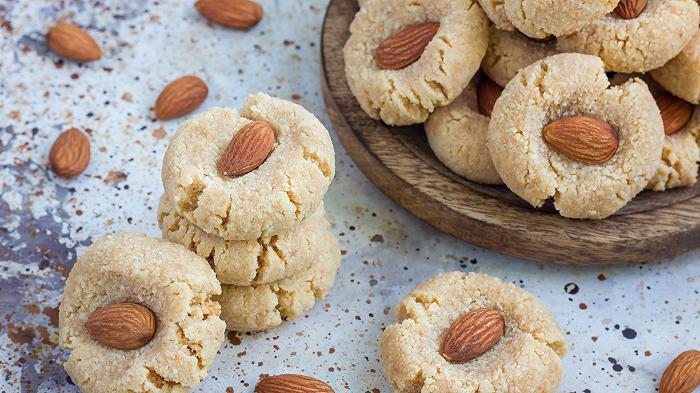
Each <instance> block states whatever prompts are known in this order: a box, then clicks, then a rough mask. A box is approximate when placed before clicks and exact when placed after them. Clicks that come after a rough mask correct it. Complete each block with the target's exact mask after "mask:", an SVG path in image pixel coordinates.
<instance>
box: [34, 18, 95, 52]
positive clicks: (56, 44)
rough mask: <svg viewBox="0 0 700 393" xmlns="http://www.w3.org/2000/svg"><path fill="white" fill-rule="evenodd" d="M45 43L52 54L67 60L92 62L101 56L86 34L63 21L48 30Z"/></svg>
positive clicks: (93, 41)
mask: <svg viewBox="0 0 700 393" xmlns="http://www.w3.org/2000/svg"><path fill="white" fill-rule="evenodd" d="M46 41H47V45H48V47H49V49H50V50H51V51H52V52H54V53H56V54H57V55H59V56H61V57H63V58H66V59H68V60H73V61H93V60H97V59H99V58H100V57H101V56H102V52H101V51H100V47H99V46H98V45H97V43H96V42H95V40H93V39H92V37H90V35H89V34H88V33H86V32H85V31H84V30H83V29H81V28H80V27H78V26H76V25H73V24H70V23H66V22H63V21H61V22H58V23H56V24H55V25H54V26H53V27H52V28H51V29H50V30H49V32H48V34H46Z"/></svg>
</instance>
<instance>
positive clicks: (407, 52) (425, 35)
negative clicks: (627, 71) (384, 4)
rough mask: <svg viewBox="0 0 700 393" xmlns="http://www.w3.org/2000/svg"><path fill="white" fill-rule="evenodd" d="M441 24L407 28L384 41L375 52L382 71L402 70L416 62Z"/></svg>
mask: <svg viewBox="0 0 700 393" xmlns="http://www.w3.org/2000/svg"><path fill="white" fill-rule="evenodd" d="M439 28H440V23H435V22H426V23H419V24H416V25H412V26H408V27H405V28H403V29H401V30H399V31H397V32H396V33H394V34H392V35H390V36H389V38H387V39H386V40H384V41H383V42H382V43H381V44H380V45H379V47H377V50H376V51H375V52H374V61H375V62H376V63H377V66H379V68H381V69H382V70H400V69H402V68H405V67H408V66H409V65H411V64H413V63H414V62H416V61H417V60H418V59H420V57H421V56H422V55H423V51H425V47H426V46H428V44H429V43H430V41H431V40H432V39H433V37H434V36H435V34H436V33H437V31H438V29H439Z"/></svg>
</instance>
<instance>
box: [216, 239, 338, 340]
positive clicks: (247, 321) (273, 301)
mask: <svg viewBox="0 0 700 393" xmlns="http://www.w3.org/2000/svg"><path fill="white" fill-rule="evenodd" d="M316 241H318V242H321V247H320V248H321V251H320V253H319V255H317V257H316V258H317V259H316V260H315V261H314V263H313V264H312V265H311V267H310V268H309V269H307V270H304V271H301V272H299V273H297V274H295V275H293V276H291V277H287V278H285V279H283V280H281V281H276V282H273V283H270V284H261V285H253V286H247V287H238V286H233V285H223V286H222V293H221V296H219V297H218V300H219V302H220V303H221V318H222V319H223V320H224V321H226V328H227V329H228V330H234V331H239V332H250V331H258V330H266V329H270V328H273V327H276V326H279V325H280V324H281V323H282V322H283V321H286V320H290V319H294V318H298V317H300V316H302V315H303V314H304V313H305V312H307V311H308V310H310V309H311V308H312V307H313V306H314V304H315V303H316V299H323V298H324V297H326V295H327V294H328V292H329V291H330V290H331V288H332V287H333V284H334V283H335V276H336V273H337V271H338V267H339V266H340V249H339V248H338V242H337V240H336V239H335V238H334V237H333V235H332V234H330V233H326V234H325V235H324V236H323V237H321V238H318V239H316Z"/></svg>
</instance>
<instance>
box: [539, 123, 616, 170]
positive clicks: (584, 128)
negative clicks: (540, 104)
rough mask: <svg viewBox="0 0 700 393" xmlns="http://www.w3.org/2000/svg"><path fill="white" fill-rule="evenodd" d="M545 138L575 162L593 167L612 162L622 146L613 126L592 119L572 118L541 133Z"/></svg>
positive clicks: (546, 128)
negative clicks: (618, 148) (619, 146)
mask: <svg viewBox="0 0 700 393" xmlns="http://www.w3.org/2000/svg"><path fill="white" fill-rule="evenodd" d="M542 137H543V138H544V140H545V141H546V142H547V143H549V144H550V145H551V146H552V147H554V148H555V149H556V150H558V151H559V152H561V153H562V154H564V155H565V156H567V157H569V158H571V159H572V160H576V161H581V162H585V163H586V164H590V165H598V164H603V163H605V162H607V161H608V160H610V159H611V158H612V156H613V155H614V154H615V152H616V151H617V146H618V145H619V143H620V139H619V138H618V135H617V132H616V131H615V130H614V129H613V127H612V126H611V125H610V123H608V122H606V121H604V120H602V119H599V118H597V117H593V116H570V117H564V118H561V119H559V120H555V121H553V122H551V123H549V124H548V125H547V126H545V127H544V128H543V129H542Z"/></svg>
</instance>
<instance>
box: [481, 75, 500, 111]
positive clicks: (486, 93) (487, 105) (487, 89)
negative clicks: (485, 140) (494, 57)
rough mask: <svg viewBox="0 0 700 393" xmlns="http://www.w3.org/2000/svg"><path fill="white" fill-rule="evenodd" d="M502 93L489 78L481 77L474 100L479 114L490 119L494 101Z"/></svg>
mask: <svg viewBox="0 0 700 393" xmlns="http://www.w3.org/2000/svg"><path fill="white" fill-rule="evenodd" d="M501 93H503V88H502V87H501V86H499V85H497V84H496V82H494V81H492V80H491V79H489V78H486V77H483V78H481V80H480V81H479V85H478V86H477V87H476V98H477V101H478V104H479V112H481V114H482V115H484V116H488V117H491V113H492V112H493V106H494V104H496V100H497V99H498V97H500V96H501Z"/></svg>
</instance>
